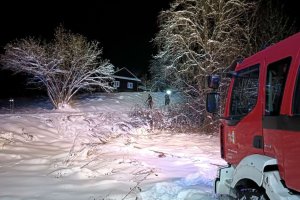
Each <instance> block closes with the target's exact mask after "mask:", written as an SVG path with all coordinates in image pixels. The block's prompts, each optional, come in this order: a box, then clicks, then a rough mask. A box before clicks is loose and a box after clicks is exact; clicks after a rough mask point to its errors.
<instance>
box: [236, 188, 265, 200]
mask: <svg viewBox="0 0 300 200" xmlns="http://www.w3.org/2000/svg"><path fill="white" fill-rule="evenodd" d="M237 200H269V198H268V196H267V194H266V193H265V191H263V190H261V189H257V188H244V189H240V190H239V192H238V194H237Z"/></svg>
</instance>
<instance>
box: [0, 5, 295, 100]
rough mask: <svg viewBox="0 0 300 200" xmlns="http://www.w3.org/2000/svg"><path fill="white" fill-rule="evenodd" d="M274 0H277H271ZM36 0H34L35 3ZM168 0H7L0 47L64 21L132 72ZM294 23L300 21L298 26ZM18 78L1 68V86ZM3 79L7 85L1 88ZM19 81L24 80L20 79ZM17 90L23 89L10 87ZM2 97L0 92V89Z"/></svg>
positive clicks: (149, 51)
mask: <svg viewBox="0 0 300 200" xmlns="http://www.w3.org/2000/svg"><path fill="white" fill-rule="evenodd" d="M274 1H276V0H274ZM280 1H281V2H283V3H284V4H285V8H284V11H285V12H287V13H288V14H290V15H291V16H292V17H298V18H299V14H298V10H296V9H295V8H297V2H296V1H292V0H280ZM37 2H38V3H37ZM170 2H171V0H139V1H133V0H131V1H121V0H119V1H112V0H98V1H88V0H84V1H79V2H78V3H76V1H68V2H63V1H58V2H56V1H54V0H52V1H46V0H43V1H36V2H34V1H19V2H18V1H13V0H11V1H7V2H5V5H3V4H4V3H2V5H1V7H0V8H1V9H0V18H1V21H0V26H1V29H0V30H1V31H0V48H1V49H0V52H1V53H3V47H4V46H5V44H6V43H8V42H10V41H13V40H15V39H17V38H19V39H20V38H26V37H28V36H34V37H40V38H43V39H44V38H52V37H53V33H54V29H55V28H56V27H57V26H58V25H59V24H63V25H64V27H65V28H66V29H68V30H71V31H72V32H73V33H79V34H82V35H84V36H86V37H87V38H88V40H97V41H99V42H100V44H101V46H102V47H103V52H104V55H103V57H104V58H105V59H109V60H110V62H111V63H112V64H113V65H114V66H116V67H119V68H122V67H127V68H128V69H130V70H131V71H133V72H134V73H135V74H136V75H137V76H140V75H142V74H145V73H147V72H148V66H149V61H150V59H151V56H152V55H154V54H155V53H156V52H155V50H156V49H155V48H154V46H153V43H151V42H150V41H151V39H153V38H154V37H155V33H157V31H158V28H157V15H158V14H159V12H160V11H162V10H166V9H168V8H169V3H170ZM298 27H299V25H298ZM3 77H4V78H3ZM17 79H18V77H15V78H12V77H10V76H8V75H7V73H6V72H3V71H0V90H1V92H2V93H3V91H4V90H10V91H12V90H11V88H10V89H8V88H7V84H6V83H7V82H10V84H9V85H10V86H11V87H13V85H14V84H13V82H15V81H16V80H17ZM3 84H4V85H6V86H5V88H3ZM21 84H23V83H22V82H21ZM15 88H16V90H17V89H18V88H19V90H22V88H20V84H19V86H15ZM0 96H1V94H0Z"/></svg>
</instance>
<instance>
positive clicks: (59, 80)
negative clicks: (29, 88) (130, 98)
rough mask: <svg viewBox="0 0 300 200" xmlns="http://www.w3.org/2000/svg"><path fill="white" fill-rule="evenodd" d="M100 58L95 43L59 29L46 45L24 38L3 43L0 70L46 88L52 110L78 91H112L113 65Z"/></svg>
mask: <svg viewBox="0 0 300 200" xmlns="http://www.w3.org/2000/svg"><path fill="white" fill-rule="evenodd" d="M101 56H102V49H100V48H99V43H98V42H96V41H93V42H88V41H87V39H86V38H85V37H83V36H82V35H79V34H73V33H71V32H70V31H67V30H65V29H64V28H63V27H62V26H59V27H58V28H57V29H56V31H55V34H54V40H53V41H51V42H49V43H46V42H43V41H41V40H38V39H34V38H28V39H22V40H18V41H15V42H12V43H9V44H7V45H6V47H5V54H4V55H2V56H1V64H2V66H3V68H4V69H9V70H12V71H15V72H17V73H18V72H21V73H26V74H28V75H29V76H30V78H29V80H28V83H29V84H34V85H36V86H37V87H44V88H46V90H47V93H48V96H49V98H50V100H51V102H52V103H53V105H54V107H55V108H60V107H61V106H63V105H64V104H68V103H69V102H70V100H71V99H72V97H73V96H74V95H75V94H76V93H77V92H78V91H79V90H82V89H86V90H91V89H94V88H95V87H100V88H102V89H103V90H105V91H110V90H112V89H113V88H112V87H111V86H110V85H109V81H111V80H112V77H111V75H112V73H113V72H114V70H113V65H112V64H110V63H109V61H108V60H103V59H102V58H101Z"/></svg>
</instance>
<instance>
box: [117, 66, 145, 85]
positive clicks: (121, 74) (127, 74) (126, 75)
mask: <svg viewBox="0 0 300 200" xmlns="http://www.w3.org/2000/svg"><path fill="white" fill-rule="evenodd" d="M112 77H113V78H118V79H124V80H131V81H138V82H141V79H139V78H137V77H136V76H135V75H134V74H133V73H132V72H131V71H129V70H128V69H127V68H126V67H123V68H121V69H119V70H117V71H116V72H115V73H114V75H112Z"/></svg>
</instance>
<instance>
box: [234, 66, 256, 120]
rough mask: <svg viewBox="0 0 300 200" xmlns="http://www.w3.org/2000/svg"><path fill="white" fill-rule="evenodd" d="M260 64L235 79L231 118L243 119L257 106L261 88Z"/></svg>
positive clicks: (244, 71) (239, 72)
mask: <svg viewBox="0 0 300 200" xmlns="http://www.w3.org/2000/svg"><path fill="white" fill-rule="evenodd" d="M258 80H259V64H256V65H253V66H250V67H248V68H246V69H243V70H240V71H238V72H237V76H236V77H235V78H234V83H233V88H232V95H231V103H230V117H232V118H234V119H237V120H238V119H241V118H242V117H243V116H245V115H247V114H248V113H249V112H250V111H251V110H252V109H253V108H254V107H255V105H256V102H257V97H258V88H259V81H258Z"/></svg>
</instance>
